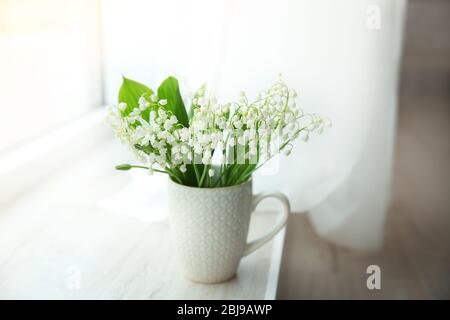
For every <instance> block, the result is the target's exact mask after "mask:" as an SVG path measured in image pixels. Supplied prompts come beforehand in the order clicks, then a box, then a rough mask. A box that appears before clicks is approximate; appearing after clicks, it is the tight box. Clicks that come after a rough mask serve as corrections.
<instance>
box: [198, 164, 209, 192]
mask: <svg viewBox="0 0 450 320" xmlns="http://www.w3.org/2000/svg"><path fill="white" fill-rule="evenodd" d="M208 167H209V165H205V166H204V167H203V173H202V177H201V178H200V183H199V187H200V188H201V187H202V186H203V180H205V177H206V172H207V171H208Z"/></svg>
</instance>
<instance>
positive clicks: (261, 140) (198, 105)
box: [108, 77, 330, 188]
mask: <svg viewBox="0 0 450 320" xmlns="http://www.w3.org/2000/svg"><path fill="white" fill-rule="evenodd" d="M296 96H297V94H296V92H295V91H294V90H292V89H289V88H288V87H287V85H286V84H285V83H284V82H283V80H282V79H281V77H280V79H279V80H277V81H276V82H275V83H274V84H273V85H272V86H271V87H270V88H269V89H268V90H265V91H262V92H261V93H260V94H259V95H258V96H257V97H255V99H253V100H250V99H249V98H248V97H247V96H246V94H245V93H241V94H240V96H239V99H238V100H237V101H235V102H227V103H219V102H218V101H217V99H216V98H215V97H214V95H213V94H212V93H211V92H210V91H209V90H208V89H207V88H206V86H202V87H201V88H200V89H199V90H198V91H197V92H195V93H194V94H191V97H190V99H188V100H189V103H187V100H186V104H188V105H189V106H188V108H186V107H185V102H184V101H183V99H182V96H181V94H180V90H179V85H178V81H177V80H176V79H175V78H174V77H169V78H167V79H166V80H165V81H163V82H162V84H161V85H160V86H159V88H158V90H157V91H153V90H152V89H150V88H149V87H147V86H145V85H144V84H141V83H138V82H136V81H133V80H130V79H127V78H125V77H124V78H123V83H122V86H121V88H120V91H119V103H118V105H117V106H114V107H111V108H110V109H109V113H108V120H109V123H110V124H111V125H112V127H113V128H114V130H115V133H116V134H117V136H118V137H119V138H120V139H121V140H122V141H123V142H125V143H126V144H128V145H129V146H130V148H131V150H132V151H133V152H134V153H135V154H136V156H137V158H138V160H140V161H141V162H142V163H141V164H139V165H130V164H123V165H119V166H117V167H116V169H118V170H129V169H131V168H141V169H146V170H147V171H148V172H149V173H150V174H153V173H154V172H159V173H164V174H167V175H169V176H170V178H171V179H172V181H174V182H176V183H179V184H182V185H186V186H193V187H200V188H215V187H226V186H233V185H239V184H242V183H244V182H246V181H248V180H249V179H250V178H251V176H252V174H253V172H255V170H257V169H258V168H260V167H261V166H262V165H263V164H264V163H266V162H267V161H268V160H270V159H271V158H272V157H274V156H275V155H277V154H278V153H280V152H283V153H285V154H289V153H290V152H291V149H292V142H293V141H294V140H295V139H297V138H302V139H303V140H304V141H307V140H308V139H309V136H310V134H311V133H312V132H314V131H317V132H319V133H321V132H322V131H323V130H324V128H325V127H327V126H329V125H330V123H329V121H328V120H324V119H322V118H321V117H319V116H317V115H316V114H306V113H303V111H302V110H301V109H300V108H298V107H297V105H296V102H295V99H296Z"/></svg>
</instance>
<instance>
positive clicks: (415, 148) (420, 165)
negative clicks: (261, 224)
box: [277, 99, 450, 299]
mask: <svg viewBox="0 0 450 320" xmlns="http://www.w3.org/2000/svg"><path fill="white" fill-rule="evenodd" d="M402 103H403V104H407V106H402V108H401V110H400V119H399V128H398V136H397V154H396V160H395V168H394V201H393V204H392V206H391V209H390V210H389V212H388V217H387V223H386V235H385V245H384V247H383V249H382V250H381V251H380V252H378V253H357V252H352V251H350V250H347V249H343V248H339V247H336V246H334V245H332V244H329V243H327V242H326V241H324V240H321V239H320V238H319V237H318V236H317V235H316V234H315V233H314V231H313V229H312V228H311V226H310V224H309V222H308V220H307V219H306V217H305V216H303V215H292V216H291V219H290V221H289V224H288V229H287V233H286V243H285V249H284V256H283V262H282V266H281V273H280V283H279V290H278V296H277V297H278V299H365V298H367V299H422V298H423V299H434V298H447V299H448V298H450V200H449V199H450V195H449V190H450V169H449V161H450V142H449V137H450V107H449V101H448V100H423V101H418V100H417V99H414V100H411V101H403V102H402ZM371 264H376V265H379V266H380V268H381V290H368V289H367V287H366V279H367V276H368V275H367V274H366V268H367V266H368V265H371Z"/></svg>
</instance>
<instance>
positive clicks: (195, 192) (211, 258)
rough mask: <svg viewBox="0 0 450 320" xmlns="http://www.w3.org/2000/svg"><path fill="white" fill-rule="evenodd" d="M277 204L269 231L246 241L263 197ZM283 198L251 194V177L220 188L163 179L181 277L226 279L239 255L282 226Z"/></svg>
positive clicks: (286, 212)
mask: <svg viewBox="0 0 450 320" xmlns="http://www.w3.org/2000/svg"><path fill="white" fill-rule="evenodd" d="M268 197H272V198H276V199H278V200H280V201H281V203H282V205H283V210H282V217H281V219H280V220H279V221H278V222H277V223H276V224H275V226H274V227H273V228H272V230H270V231H268V233H267V234H266V235H264V236H262V237H261V238H259V239H257V240H255V241H252V242H250V243H247V235H248V229H249V222H250V216H251V213H252V212H253V211H254V210H255V207H256V206H257V204H258V203H259V202H260V201H261V200H262V199H264V198H268ZM289 212H290V206H289V201H288V199H287V198H286V196H285V195H283V194H282V193H278V192H276V193H262V194H257V195H253V194H252V181H251V180H250V181H248V182H246V183H243V184H241V185H238V186H232V187H225V188H194V187H188V186H183V185H180V184H177V183H175V182H173V181H172V180H170V179H169V217H170V225H171V232H172V239H173V241H174V243H175V248H176V251H177V256H178V261H179V263H180V265H181V270H182V271H183V273H184V275H185V277H186V278H188V279H190V280H192V281H195V282H202V283H218V282H223V281H226V280H229V279H231V278H232V277H233V276H234V275H235V274H236V271H237V268H238V266H239V262H240V260H241V258H242V257H244V256H246V255H248V254H250V253H252V252H253V251H255V250H256V249H258V248H259V247H261V246H262V245H263V244H265V243H266V242H268V241H269V240H270V239H272V238H273V237H274V236H275V235H276V234H277V233H278V232H279V231H280V230H281V229H282V228H283V227H284V226H285V225H286V222H287V219H288V215H289Z"/></svg>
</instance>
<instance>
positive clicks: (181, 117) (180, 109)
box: [158, 76, 189, 127]
mask: <svg viewBox="0 0 450 320" xmlns="http://www.w3.org/2000/svg"><path fill="white" fill-rule="evenodd" d="M158 98H159V99H166V100H167V104H166V105H165V108H166V109H167V110H169V111H171V112H172V113H173V114H174V115H175V116H176V117H177V119H178V122H179V123H180V124H181V125H183V126H184V127H189V119H188V116H187V113H186V108H185V107H184V103H183V99H182V98H181V94H180V88H179V86H178V80H177V79H175V78H174V77H172V76H170V77H168V78H167V79H166V80H164V81H163V83H161V85H160V86H159V88H158Z"/></svg>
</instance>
